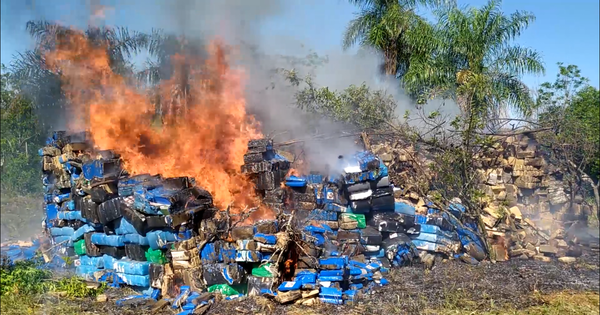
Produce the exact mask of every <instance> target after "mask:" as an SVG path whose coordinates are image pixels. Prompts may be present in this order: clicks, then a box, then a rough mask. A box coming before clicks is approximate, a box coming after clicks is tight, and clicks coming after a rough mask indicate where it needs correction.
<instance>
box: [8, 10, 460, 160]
mask: <svg viewBox="0 0 600 315" xmlns="http://www.w3.org/2000/svg"><path fill="white" fill-rule="evenodd" d="M13 2H14V1H13ZM15 3H16V2H15ZM32 3H33V4H34V5H32V6H30V8H29V10H30V11H31V14H30V15H29V17H30V18H32V19H48V20H50V21H61V22H63V24H65V25H73V26H75V27H78V28H83V27H85V25H88V24H89V25H94V26H99V25H106V26H123V27H127V28H129V29H130V30H138V31H142V32H151V30H152V29H163V30H164V31H165V32H166V33H169V34H175V35H178V36H181V35H183V36H185V38H188V39H190V40H192V41H196V42H198V43H206V42H207V41H208V40H210V39H213V38H215V37H219V38H221V39H223V40H224V41H225V42H227V43H228V44H230V45H233V46H235V47H236V48H237V49H238V59H237V60H238V65H239V66H241V67H243V69H244V71H245V72H246V74H247V77H248V78H249V79H248V80H247V82H246V87H245V88H246V100H247V108H248V111H249V112H250V113H252V114H254V115H256V117H257V118H258V120H259V121H260V122H261V123H262V128H263V132H264V133H265V134H271V135H275V136H276V137H275V138H276V140H278V141H286V140H291V139H299V138H300V139H305V140H306V139H311V138H312V137H313V136H314V135H315V134H326V135H335V134H340V133H342V132H344V131H347V130H348V129H350V128H349V126H345V125H343V124H339V123H334V122H332V121H328V120H327V119H324V118H315V117H314V116H311V115H308V114H306V113H304V112H303V111H302V110H300V109H298V108H297V106H295V104H294V94H295V93H296V91H297V88H296V87H293V86H291V85H290V83H289V82H287V81H286V80H285V78H284V77H283V76H281V75H277V74H275V73H274V72H273V70H274V69H276V68H285V69H291V68H294V69H295V70H297V71H298V73H300V74H301V75H303V74H304V75H305V74H308V73H309V72H311V71H313V70H314V74H315V80H316V82H315V83H316V84H317V86H328V87H329V88H330V89H333V90H342V89H345V88H347V87H348V86H349V85H351V84H354V85H360V84H362V83H363V82H364V83H366V84H367V85H368V86H369V87H370V88H371V89H372V90H374V89H384V90H385V91H386V92H387V93H389V94H391V95H392V96H393V97H394V99H395V100H396V103H397V108H396V114H397V115H398V116H399V117H402V116H403V115H404V113H405V112H406V111H407V110H408V111H410V112H415V111H416V109H417V105H416V104H415V103H414V101H413V100H412V99H410V98H409V97H407V96H406V94H405V93H404V91H403V90H402V89H401V88H400V86H399V84H398V81H397V80H395V79H390V78H382V77H381V76H380V74H379V65H380V64H381V62H382V59H381V56H380V55H378V54H376V53H373V52H366V53H361V54H354V53H345V52H342V50H341V48H338V49H327V50H318V49H316V52H317V53H318V54H319V56H327V57H328V62H327V63H325V64H324V65H323V66H320V67H317V68H316V69H313V67H311V66H309V65H300V64H297V63H294V62H293V59H292V60H290V58H285V57H284V56H282V55H278V54H276V53H275V52H277V53H280V54H285V55H287V56H293V57H298V58H302V57H304V56H306V55H307V54H309V53H311V51H312V49H311V48H313V47H306V46H304V45H305V44H306V43H303V42H302V39H300V38H296V37H298V36H294V35H290V36H286V34H281V33H280V34H277V35H274V34H272V35H268V34H267V33H268V32H266V30H265V29H266V27H269V26H272V25H273V24H274V23H275V22H274V21H277V22H278V23H279V25H280V26H282V24H284V23H285V18H286V17H290V16H294V17H295V18H296V19H300V20H301V22H300V27H307V28H308V27H309V26H312V25H314V23H315V21H314V19H313V17H314V14H313V13H314V12H309V13H308V14H307V13H304V15H302V13H300V12H298V10H297V6H298V5H301V6H311V8H313V10H325V9H323V8H322V5H319V3H318V2H317V1H315V0H306V1H300V0H298V1H284V0H256V1H245V0H228V1H218V0H212V1H201V0H197V1H183V0H181V1H167V0H126V1H101V0H88V1H86V2H79V3H75V2H69V1H63V2H62V3H61V4H60V5H58V7H61V8H62V12H72V13H73V12H75V13H76V14H69V15H68V16H64V13H62V14H59V13H58V10H57V9H56V8H54V7H52V6H46V5H43V4H42V5H40V4H38V3H37V2H35V3H34V2H33V1H32ZM345 5H346V6H348V4H347V3H346V4H345ZM341 6H342V5H341V4H338V7H336V8H338V9H340V8H341ZM65 8H70V9H68V10H65ZM320 8H321V9H320ZM21 9H23V8H21ZM328 9H331V8H328ZM351 9H352V11H356V9H355V8H351ZM23 10H26V9H23ZM315 14H316V13H315ZM21 22H22V23H23V21H21ZM282 22H283V23H282ZM346 22H347V21H344V22H343V23H344V24H345V23H346ZM333 23H334V22H330V23H328V22H324V23H322V24H323V26H324V28H327V26H328V24H332V25H333ZM283 32H284V33H285V31H283ZM310 35H311V36H317V37H318V36H320V35H319V34H310ZM341 36H342V33H341V32H340V33H339V34H336V38H323V39H321V40H322V41H329V42H335V43H340V42H341ZM25 38H28V37H25ZM315 48H317V47H315ZM143 57H145V56H144V55H142V56H137V57H135V58H134V59H135V60H134V61H135V62H136V64H140V63H141V62H143V61H144V60H143ZM433 103H434V104H433V105H432V104H431V102H430V104H428V106H427V108H428V110H427V111H432V110H434V108H435V109H437V108H438V107H439V106H438V104H435V103H441V102H437V101H434V102H433ZM446 111H448V112H449V114H451V115H455V114H456V113H457V112H458V111H457V109H456V106H446ZM57 118H58V117H57ZM412 123H413V124H415V125H419V124H420V122H418V120H413V121H412ZM304 148H305V153H306V155H307V157H308V160H309V161H310V162H311V167H313V166H314V167H315V168H320V167H322V166H325V165H327V164H333V163H335V161H336V160H337V156H338V155H339V154H349V153H352V152H353V151H356V150H359V149H360V146H359V145H357V144H356V143H355V141H354V139H353V138H352V137H343V138H337V139H335V140H330V141H325V140H319V141H306V142H304Z"/></svg>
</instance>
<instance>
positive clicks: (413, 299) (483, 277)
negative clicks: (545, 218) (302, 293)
mask: <svg viewBox="0 0 600 315" xmlns="http://www.w3.org/2000/svg"><path fill="white" fill-rule="evenodd" d="M598 259H599V256H598V253H594V252H592V253H586V254H585V255H584V256H582V257H581V258H580V259H579V260H578V261H577V262H576V263H574V264H570V265H567V264H563V263H560V262H552V263H544V262H539V261H533V260H512V261H509V262H503V263H496V264H492V263H482V264H480V265H479V266H470V265H466V264H464V263H461V262H458V261H447V262H445V263H441V264H439V265H436V267H434V268H433V270H431V271H424V269H423V267H422V266H420V265H415V266H411V267H404V268H400V269H394V270H392V271H391V272H390V274H388V275H387V277H386V278H387V279H388V280H389V281H390V284H389V285H388V286H385V287H381V288H379V289H378V290H377V291H375V292H374V293H373V294H371V295H369V296H365V297H363V298H362V299H361V301H360V302H358V303H356V304H355V305H344V306H333V305H324V304H321V305H316V306H298V305H287V306H286V305H279V304H276V303H274V302H272V301H270V300H268V299H266V298H262V297H261V298H246V299H242V300H238V301H220V302H217V303H216V304H214V305H213V306H212V307H211V308H210V310H209V311H208V313H207V314H213V315H228V314H243V315H245V314H297V315H320V314H345V315H346V314H347V315H350V314H352V315H355V314H356V315H358V314H371V315H375V314H382V315H383V314H598V312H599V308H600V306H598V303H599V302H598V293H599V291H600V280H599V279H600V273H599V261H598ZM130 293H131V292H125V291H123V290H115V289H111V290H110V291H107V292H106V294H107V295H108V297H109V301H108V302H106V303H98V302H95V301H93V300H91V299H90V300H65V299H61V298H58V297H54V296H46V297H44V299H43V300H41V301H39V302H38V303H40V304H42V305H43V306H42V309H43V311H42V312H41V313H42V314H111V315H112V314H114V315H127V314H136V315H139V314H150V310H151V308H152V307H153V303H148V304H145V305H129V306H122V307H118V306H116V304H115V301H116V300H117V299H119V298H121V297H123V296H125V295H127V294H130ZM178 312H179V311H178V310H174V309H170V308H169V309H165V310H163V311H162V312H161V314H177V313H178Z"/></svg>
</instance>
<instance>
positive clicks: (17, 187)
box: [0, 65, 46, 194]
mask: <svg viewBox="0 0 600 315" xmlns="http://www.w3.org/2000/svg"><path fill="white" fill-rule="evenodd" d="M2 70H3V73H2V96H1V97H2V99H1V101H2V103H1V108H0V111H1V119H2V121H1V125H0V128H1V144H0V145H1V148H2V152H1V155H2V158H1V161H2V177H1V178H0V183H1V187H2V192H3V194H5V193H12V194H26V193H38V192H41V184H40V176H41V173H40V167H39V156H37V149H38V148H39V147H41V146H42V145H43V139H44V134H46V131H45V130H44V128H43V126H42V125H41V124H40V123H39V121H38V119H37V116H36V113H35V110H34V106H33V103H32V102H31V101H30V100H29V99H28V98H26V97H25V96H24V95H22V94H21V93H20V91H18V90H15V89H14V80H13V77H12V74H11V73H9V72H4V71H5V68H4V65H3V66H2Z"/></svg>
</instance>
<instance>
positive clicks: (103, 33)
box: [11, 21, 150, 107]
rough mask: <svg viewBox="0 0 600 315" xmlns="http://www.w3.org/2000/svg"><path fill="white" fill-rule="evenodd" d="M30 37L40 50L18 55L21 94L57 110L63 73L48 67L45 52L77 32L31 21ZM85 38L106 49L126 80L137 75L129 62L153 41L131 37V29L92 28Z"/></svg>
mask: <svg viewBox="0 0 600 315" xmlns="http://www.w3.org/2000/svg"><path fill="white" fill-rule="evenodd" d="M26 28H27V30H28V31H29V34H30V35H31V36H32V37H33V38H34V39H35V40H36V44H37V45H36V48H35V49H34V50H29V51H26V52H24V53H19V54H17V56H16V58H15V60H14V61H13V62H12V64H11V70H12V73H13V75H14V78H15V80H16V82H18V84H19V88H20V89H21V90H24V91H26V92H27V93H28V94H29V95H30V96H31V97H32V99H33V100H34V103H35V104H36V106H37V107H54V106H55V105H57V104H62V103H63V101H64V95H62V91H61V83H60V73H59V72H57V71H54V70H53V69H48V68H47V67H46V60H45V58H44V56H43V51H47V50H51V49H53V48H54V47H55V45H56V40H57V38H60V37H62V36H68V35H70V34H74V33H75V32H76V31H74V30H72V29H69V28H67V27H64V26H61V25H58V24H54V23H50V22H47V21H29V22H27V25H26ZM84 35H85V36H86V38H87V39H88V40H89V41H90V42H92V43H94V44H97V45H99V46H100V45H102V46H104V47H106V49H107V52H108V56H109V63H110V66H111V68H112V70H113V71H114V72H115V73H118V74H121V75H123V76H125V77H129V76H132V75H133V66H132V64H131V62H130V61H129V58H130V57H131V56H132V55H133V54H134V53H136V52H139V51H141V50H142V49H144V48H146V47H148V44H149V40H150V37H149V36H148V35H146V34H144V33H139V32H133V33H130V32H129V30H128V29H127V28H122V27H117V28H107V27H89V28H88V29H87V30H86V31H85V32H84Z"/></svg>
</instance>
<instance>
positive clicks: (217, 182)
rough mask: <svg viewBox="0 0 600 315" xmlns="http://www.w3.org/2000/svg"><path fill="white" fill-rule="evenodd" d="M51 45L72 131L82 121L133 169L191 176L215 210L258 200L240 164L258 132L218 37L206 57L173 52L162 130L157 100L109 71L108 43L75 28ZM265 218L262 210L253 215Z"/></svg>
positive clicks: (51, 59)
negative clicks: (102, 43)
mask: <svg viewBox="0 0 600 315" xmlns="http://www.w3.org/2000/svg"><path fill="white" fill-rule="evenodd" d="M57 43H58V45H57V46H56V49H55V50H53V51H49V52H46V53H45V57H46V60H47V64H48V66H49V67H51V68H52V69H60V71H61V74H62V78H63V83H64V84H63V86H64V91H65V93H66V95H67V97H68V99H69V101H70V103H71V104H72V105H71V106H72V110H73V112H74V113H75V114H77V117H75V118H76V119H75V123H74V124H72V125H70V127H71V128H72V129H81V127H82V126H87V128H88V129H89V131H90V132H91V134H92V139H93V141H94V144H95V145H96V146H98V147H100V148H105V149H112V150H114V151H115V152H117V153H119V154H120V155H121V156H122V158H123V160H124V164H125V168H126V169H127V170H128V171H129V172H130V173H132V174H139V173H151V174H162V175H163V176H166V177H176V176H190V177H195V178H196V182H197V183H198V185H200V186H202V187H203V188H205V189H207V190H208V191H210V192H211V193H212V195H213V198H214V201H215V205H216V206H217V207H219V208H221V209H224V208H226V207H227V206H228V205H230V204H232V203H233V204H234V207H235V208H237V209H242V208H244V207H246V206H248V207H252V206H255V205H257V204H258V198H257V196H256V195H255V192H254V188H253V185H252V182H251V181H250V180H249V179H248V178H246V177H245V176H244V175H242V174H241V172H240V168H241V166H242V164H243V163H244V160H243V156H244V154H245V153H246V151H247V144H248V141H249V140H251V139H257V138H261V137H262V135H261V133H260V132H259V124H258V123H257V122H256V121H255V120H254V118H253V117H252V116H251V115H248V114H247V113H246V104H245V98H244V93H243V86H244V84H243V83H244V81H243V80H244V73H243V71H242V70H241V69H233V68H231V67H229V56H228V55H227V53H226V47H225V46H224V45H223V43H222V42H221V41H219V40H214V41H212V42H211V43H210V45H209V46H208V47H207V51H208V52H209V55H210V58H208V59H207V60H200V59H199V58H195V57H194V56H183V55H177V56H174V58H173V64H174V66H175V72H174V75H173V77H172V79H170V80H169V81H166V82H164V84H162V86H161V87H160V91H161V99H162V107H163V109H164V108H165V107H166V109H167V110H166V117H165V118H166V123H165V124H164V125H163V126H162V128H160V129H156V128H153V127H152V126H151V124H152V120H153V117H154V114H155V105H154V104H152V103H151V101H150V100H149V99H148V98H147V97H146V95H144V94H143V93H142V92H140V91H138V90H137V89H135V88H134V87H132V86H131V85H130V84H128V82H127V80H126V79H125V78H124V77H123V76H120V75H118V74H116V73H114V72H113V71H112V70H111V67H110V59H109V56H108V55H107V52H106V47H98V46H97V45H96V46H95V45H92V44H91V43H90V42H89V41H88V40H87V39H86V38H85V37H84V36H83V35H82V34H81V33H79V32H75V33H74V34H71V35H69V36H66V37H63V38H58V39H57ZM187 65H189V67H186V66H187ZM186 70H189V73H184V71H186ZM238 211H239V210H238ZM271 215H272V211H267V210H265V209H262V208H261V210H259V211H258V212H256V213H255V216H254V217H261V218H267V217H270V216H271Z"/></svg>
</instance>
